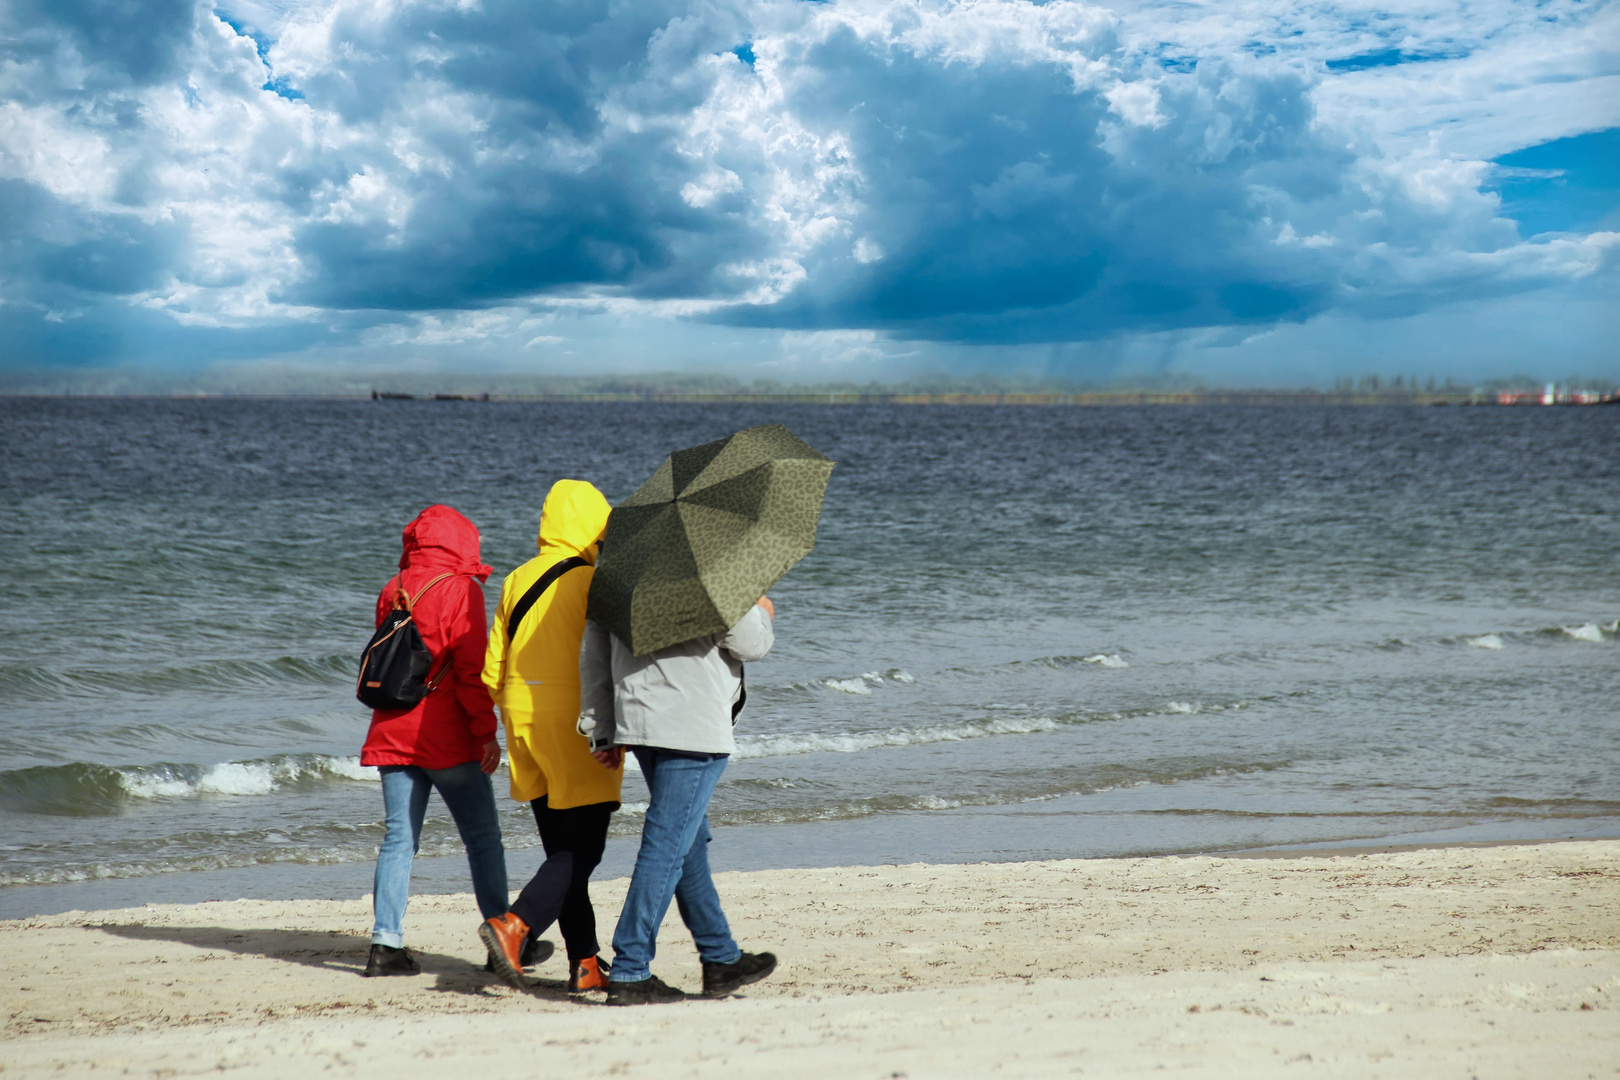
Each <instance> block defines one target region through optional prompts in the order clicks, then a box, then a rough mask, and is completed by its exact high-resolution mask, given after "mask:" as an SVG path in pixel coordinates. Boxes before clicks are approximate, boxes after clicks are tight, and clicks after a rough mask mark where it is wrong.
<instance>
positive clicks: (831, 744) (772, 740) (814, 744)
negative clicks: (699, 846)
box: [733, 701, 1247, 758]
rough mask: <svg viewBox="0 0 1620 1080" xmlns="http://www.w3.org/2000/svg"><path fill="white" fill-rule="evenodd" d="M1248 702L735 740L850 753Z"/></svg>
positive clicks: (747, 746)
mask: <svg viewBox="0 0 1620 1080" xmlns="http://www.w3.org/2000/svg"><path fill="white" fill-rule="evenodd" d="M1245 705H1247V702H1241V701H1236V702H1228V703H1226V704H1205V703H1203V702H1183V701H1172V702H1170V703H1169V704H1167V705H1166V706H1165V707H1164V708H1162V709H1135V710H1128V711H1124V712H1107V713H1079V714H1070V715H1066V716H1057V717H1051V716H1029V717H985V718H983V719H979V720H967V721H964V722H962V723H959V724H941V725H937V726H928V727H895V728H886V729H883V730H879V731H857V732H848V733H843V734H822V733H817V732H806V733H803V734H798V733H795V734H790V735H763V736H753V737H746V738H741V739H738V740H737V752H736V753H735V754H734V755H733V756H734V757H737V758H768V757H791V756H793V755H795V754H828V753H831V754H853V753H859V752H860V751H862V750H876V749H879V748H881V747H886V746H917V745H921V744H925V743H944V742H962V741H964V740H967V739H986V738H992V737H994V736H997V735H1033V734H1039V733H1042V732H1048V731H1057V730H1059V729H1060V728H1064V727H1070V726H1073V725H1075V724H1088V723H1096V722H1100V721H1109V720H1126V719H1134V718H1137V717H1144V716H1173V715H1178V714H1183V715H1184V714H1190V713H1198V712H1204V711H1209V712H1220V711H1222V710H1226V709H1241V708H1243V707H1245Z"/></svg>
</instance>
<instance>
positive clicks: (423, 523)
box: [399, 503, 492, 581]
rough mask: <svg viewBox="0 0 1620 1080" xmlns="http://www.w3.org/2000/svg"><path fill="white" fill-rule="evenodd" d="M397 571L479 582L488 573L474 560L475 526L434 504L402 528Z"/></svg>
mask: <svg viewBox="0 0 1620 1080" xmlns="http://www.w3.org/2000/svg"><path fill="white" fill-rule="evenodd" d="M399 568H400V570H402V571H403V570H427V571H429V572H432V573H444V572H445V571H447V570H448V571H449V572H451V573H453V574H470V575H472V576H473V577H475V578H477V579H478V580H479V581H483V580H484V579H485V578H487V577H489V575H490V574H491V573H492V568H491V567H488V566H485V565H484V564H483V563H482V562H480V561H479V558H478V526H476V525H474V524H473V523H472V522H470V521H468V520H467V519H466V518H465V517H463V516H462V515H461V512H460V511H458V510H455V509H453V508H451V507H448V506H441V505H439V504H437V503H435V504H434V505H432V506H430V507H428V508H427V509H426V510H423V511H422V512H421V513H420V514H417V515H416V517H415V518H413V519H412V520H411V523H410V524H409V525H407V526H405V551H404V554H402V555H400V557H399Z"/></svg>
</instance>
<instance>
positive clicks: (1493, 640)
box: [1463, 634, 1504, 649]
mask: <svg viewBox="0 0 1620 1080" xmlns="http://www.w3.org/2000/svg"><path fill="white" fill-rule="evenodd" d="M1463 640H1464V641H1466V642H1468V644H1470V645H1472V646H1473V647H1474V648H1476V649H1500V648H1504V645H1503V643H1502V638H1501V636H1500V635H1498V634H1481V635H1479V637H1471V638H1464V639H1463Z"/></svg>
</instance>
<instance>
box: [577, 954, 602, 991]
mask: <svg viewBox="0 0 1620 1080" xmlns="http://www.w3.org/2000/svg"><path fill="white" fill-rule="evenodd" d="M611 970H612V969H611V968H609V967H608V963H607V961H606V960H603V959H602V958H601V957H600V956H587V957H586V958H585V959H583V960H581V961H580V962H579V963H577V964H574V965H572V966H570V967H569V969H568V992H569V993H570V994H583V993H584V992H585V991H587V990H606V989H607V988H608V972H609V971H611Z"/></svg>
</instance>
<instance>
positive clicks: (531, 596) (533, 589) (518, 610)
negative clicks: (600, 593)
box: [506, 555, 591, 648]
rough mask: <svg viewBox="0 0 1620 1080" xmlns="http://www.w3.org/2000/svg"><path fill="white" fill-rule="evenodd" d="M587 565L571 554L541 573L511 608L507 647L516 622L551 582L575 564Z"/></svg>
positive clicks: (527, 611)
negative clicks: (538, 578) (537, 579)
mask: <svg viewBox="0 0 1620 1080" xmlns="http://www.w3.org/2000/svg"><path fill="white" fill-rule="evenodd" d="M589 565H591V564H590V561H589V560H587V559H582V558H580V557H579V556H578V555H571V556H569V557H568V558H566V559H564V560H563V561H562V562H560V563H557V564H556V565H555V566H553V567H551V569H549V570H547V571H546V572H545V573H543V574H541V575H540V580H539V581H536V582H535V583H534V584H533V585H530V586H529V591H528V592H526V593H524V594H523V599H521V600H519V601H518V602H517V606H516V607H514V608H513V609H512V614H511V617H510V618H508V619H507V620H506V645H507V648H511V646H512V635H513V634H516V633H517V628H518V624H519V623H521V622H522V621H523V616H525V615H527V614H528V613H529V609H530V608H532V607H534V605H535V601H537V600H539V599H540V596H541V594H542V593H544V592H545V591H546V590H547V589H549V588H551V583H552V582H554V581H556V580H557V579H558V578H560V577H562V576H563V575H564V574H566V573H568V571H570V570H572V569H574V567H576V566H589Z"/></svg>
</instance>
